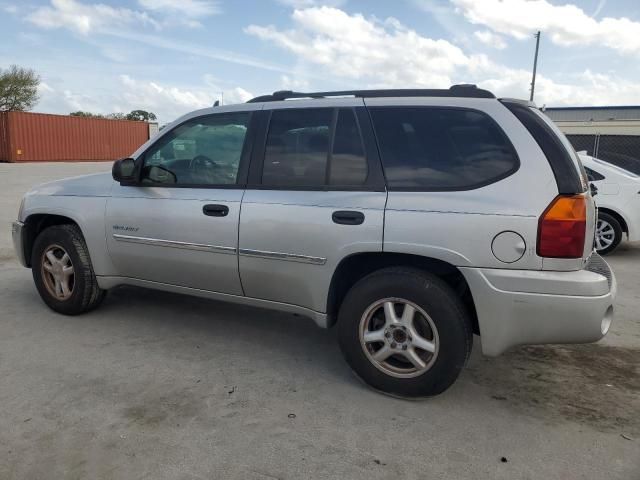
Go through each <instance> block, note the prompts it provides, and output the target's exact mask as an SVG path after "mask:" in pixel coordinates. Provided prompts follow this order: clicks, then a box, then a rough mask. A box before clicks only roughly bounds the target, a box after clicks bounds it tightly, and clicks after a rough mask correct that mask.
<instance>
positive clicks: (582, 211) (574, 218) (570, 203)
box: [537, 195, 587, 258]
mask: <svg viewBox="0 0 640 480" xmlns="http://www.w3.org/2000/svg"><path fill="white" fill-rule="evenodd" d="M586 231H587V199H586V197H585V195H569V196H565V195H561V196H558V197H556V198H555V199H554V200H553V202H551V205H549V206H548V207H547V209H546V210H545V211H544V213H543V214H542V216H541V217H540V221H539V223H538V247H537V251H538V255H539V256H540V257H551V258H580V257H582V254H583V252H584V240H585V235H586Z"/></svg>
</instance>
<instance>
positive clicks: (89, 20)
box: [0, 0, 640, 123]
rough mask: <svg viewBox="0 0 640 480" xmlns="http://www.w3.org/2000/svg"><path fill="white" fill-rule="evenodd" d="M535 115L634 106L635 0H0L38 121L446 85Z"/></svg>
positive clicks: (638, 35) (4, 50)
mask: <svg viewBox="0 0 640 480" xmlns="http://www.w3.org/2000/svg"><path fill="white" fill-rule="evenodd" d="M537 30H540V31H542V37H541V42H540V59H539V63H538V77H537V81H536V96H535V101H536V103H537V104H538V105H546V106H548V107H552V106H572V105H638V104H640V1H638V0H617V1H614V0H609V1H607V0H582V1H578V0H574V1H573V2H572V3H566V2H563V1H557V0H384V1H383V0H376V1H374V0H368V1H365V0H325V1H321V0H253V1H250V0H113V1H107V0H103V1H101V2H97V1H92V0H46V1H45V0H40V1H37V0H0V68H6V67H8V66H9V65H12V64H17V65H20V66H23V67H28V68H33V69H34V70H35V71H36V72H37V73H38V74H39V75H40V76H41V79H42V82H41V84H40V87H39V91H40V101H39V103H38V104H37V105H36V107H35V108H34V111H38V112H48V113H63V114H66V113H69V112H72V111H76V110H84V111H90V112H93V113H102V114H107V113H113V112H128V111H131V110H134V109H143V110H149V111H153V112H154V113H156V114H157V115H158V117H159V121H160V122H161V123H165V122H169V121H172V120H174V119H175V118H177V117H178V116H180V115H182V114H184V113H186V112H189V111H191V110H195V109H197V108H202V107H206V106H210V105H212V104H213V102H214V101H215V100H219V99H220V98H221V97H222V96H223V97H224V103H237V102H243V101H246V100H248V99H249V98H251V97H253V96H257V95H261V94H265V93H270V92H273V91H275V90H283V89H286V90H298V91H314V90H315V91H325V90H345V89H358V88H389V87H393V88H447V87H449V86H450V85H453V84H456V83H475V84H477V85H478V86H480V87H483V88H487V89H489V90H491V91H493V92H494V93H495V94H496V95H497V96H503V97H518V98H528V97H529V87H530V81H531V69H532V64H533V53H534V48H535V39H534V37H533V35H534V33H535V32H536V31H537Z"/></svg>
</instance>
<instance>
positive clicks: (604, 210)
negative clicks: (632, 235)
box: [598, 207, 629, 235]
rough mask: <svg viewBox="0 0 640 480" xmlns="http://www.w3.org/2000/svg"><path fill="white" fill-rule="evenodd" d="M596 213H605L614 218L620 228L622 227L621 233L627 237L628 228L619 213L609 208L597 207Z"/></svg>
mask: <svg viewBox="0 0 640 480" xmlns="http://www.w3.org/2000/svg"><path fill="white" fill-rule="evenodd" d="M598 212H604V213H607V214H609V215H611V216H612V217H613V218H615V219H616V220H618V222H619V223H620V227H622V231H623V232H624V233H626V234H627V235H629V226H628V224H627V221H626V220H625V218H624V217H623V216H622V214H621V213H619V212H617V211H616V210H613V209H612V208H609V207H598Z"/></svg>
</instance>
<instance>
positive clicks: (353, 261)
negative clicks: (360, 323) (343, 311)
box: [327, 252, 480, 334]
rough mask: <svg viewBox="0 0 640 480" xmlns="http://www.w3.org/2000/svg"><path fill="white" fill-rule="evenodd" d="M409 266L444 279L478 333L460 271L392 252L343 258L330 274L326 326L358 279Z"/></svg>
mask: <svg viewBox="0 0 640 480" xmlns="http://www.w3.org/2000/svg"><path fill="white" fill-rule="evenodd" d="M397 266H404V267H412V268H417V269H420V270H423V271H426V272H429V273H432V274H434V275H436V276H438V277H440V278H441V279H442V280H444V281H445V282H446V283H447V284H448V285H449V286H450V287H452V289H453V290H454V292H455V293H456V294H457V295H458V296H459V297H460V298H461V299H462V301H463V303H464V305H465V307H466V309H467V312H468V313H469V318H470V319H471V322H472V326H473V332H474V333H476V334H479V333H480V332H479V327H478V317H477V314H476V309H475V304H474V302H473V297H472V295H471V291H470V289H469V284H468V283H467V281H466V279H465V277H464V275H463V274H462V272H461V271H460V270H459V269H458V268H457V267H456V266H454V265H452V264H450V263H448V262H445V261H443V260H440V259H437V258H433V257H426V256H421V255H414V254H407V253H395V252H361V253H354V254H351V255H349V256H347V257H345V258H343V259H342V260H341V261H340V263H339V264H338V266H337V267H336V269H335V270H334V272H333V276H332V278H331V282H330V284H329V293H328V295H327V326H328V327H331V326H333V325H335V323H336V321H337V318H338V311H339V310H340V306H341V305H342V301H343V300H344V297H345V296H346V294H347V292H348V291H349V289H350V288H351V287H352V286H353V285H354V284H355V283H356V282H357V281H358V280H360V279H361V278H363V277H365V276H366V275H369V274H370V273H373V272H374V271H376V270H380V269H382V268H387V267H397Z"/></svg>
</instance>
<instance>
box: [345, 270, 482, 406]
mask: <svg viewBox="0 0 640 480" xmlns="http://www.w3.org/2000/svg"><path fill="white" fill-rule="evenodd" d="M390 319H391V320H390ZM338 339H339V343H340V348H341V350H342V354H343V355H344V357H345V359H346V361H347V363H348V364H349V366H350V367H351V368H352V370H353V371H354V373H355V374H356V375H357V376H358V377H359V378H360V379H362V380H363V381H364V382H365V383H367V384H368V385H370V386H371V387H373V388H374V389H376V390H379V391H381V392H384V393H387V394H390V395H394V396H400V397H427V396H432V395H437V394H439V393H442V392H444V391H445V390H446V389H447V388H449V387H450V386H451V384H453V382H454V381H455V380H456V378H458V375H459V374H460V371H461V370H462V368H463V367H464V365H465V363H466V360H467V358H468V356H469V353H470V351H471V346H472V342H473V334H472V327H471V322H470V321H469V318H468V315H467V312H466V310H465V307H464V305H463V304H462V302H461V300H460V298H459V297H458V296H457V295H456V294H455V292H454V291H453V290H452V289H451V288H450V287H449V285H447V284H446V283H445V282H444V281H442V280H441V279H440V278H438V277H436V276H435V275H432V274H430V273H427V272H423V271H421V270H417V269H413V268H401V267H394V268H385V269H382V270H378V271H376V272H374V273H372V274H370V275H368V276H366V277H364V278H363V279H361V280H360V281H358V282H357V283H356V284H355V285H354V286H353V287H352V288H351V290H349V292H348V293H347V295H346V297H345V299H344V301H343V302H342V305H341V307H340V312H339V315H338ZM385 349H386V350H385ZM416 356H417V358H416Z"/></svg>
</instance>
